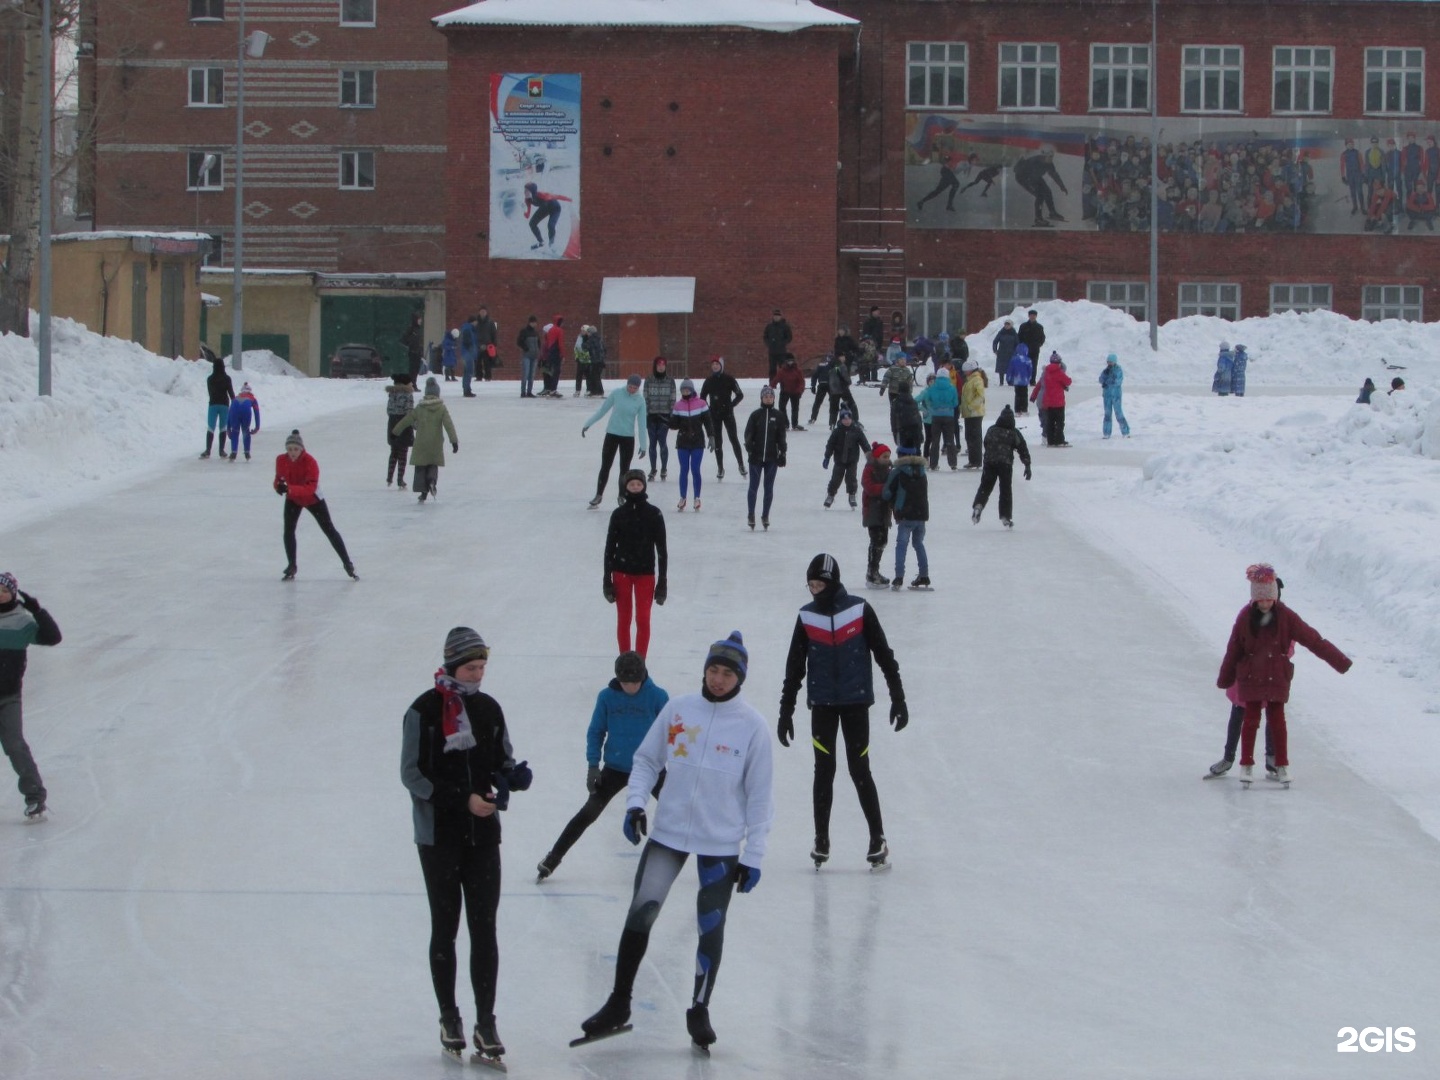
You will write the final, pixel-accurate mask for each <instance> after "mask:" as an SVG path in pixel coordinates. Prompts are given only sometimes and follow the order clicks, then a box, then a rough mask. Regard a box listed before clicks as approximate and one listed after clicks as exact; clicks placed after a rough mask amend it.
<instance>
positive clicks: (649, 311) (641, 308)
mask: <svg viewBox="0 0 1440 1080" xmlns="http://www.w3.org/2000/svg"><path fill="white" fill-rule="evenodd" d="M694 310H695V279H694V278H693V277H607V278H606V279H605V280H604V281H603V282H601V284H600V314H601V315H664V314H669V313H683V314H686V315H689V314H690V313H691V312H692V311H694Z"/></svg>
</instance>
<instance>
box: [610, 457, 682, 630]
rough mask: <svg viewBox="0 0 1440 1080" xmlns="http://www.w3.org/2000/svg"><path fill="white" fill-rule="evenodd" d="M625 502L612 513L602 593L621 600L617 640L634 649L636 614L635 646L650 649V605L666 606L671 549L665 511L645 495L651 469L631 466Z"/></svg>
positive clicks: (615, 601)
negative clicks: (632, 627)
mask: <svg viewBox="0 0 1440 1080" xmlns="http://www.w3.org/2000/svg"><path fill="white" fill-rule="evenodd" d="M621 487H622V489H623V490H624V493H625V494H624V501H623V502H621V504H620V505H619V506H618V507H616V509H615V510H613V511H612V512H611V514H610V528H609V530H608V531H607V532H606V534H605V577H604V581H603V582H602V584H601V592H603V593H604V594H605V599H606V600H607V601H608V602H609V603H612V604H614V605H615V640H616V641H617V642H618V643H619V646H620V651H621V652H622V653H623V652H629V651H630V618H631V615H632V613H633V615H634V618H635V651H636V652H638V653H639V654H640V655H641V656H644V655H645V654H646V653H647V652H648V651H649V649H650V604H651V602H652V601H653V602H654V603H656V604H661V605H663V604H664V603H665V597H666V595H667V591H668V590H667V588H666V584H665V574H666V569H667V566H668V563H669V558H670V556H669V553H668V552H667V551H666V548H665V515H664V514H662V513H661V512H660V508H659V507H658V506H655V505H653V504H652V503H651V502H650V500H649V498H648V497H647V496H646V494H645V473H644V472H643V471H642V470H640V469H631V470H629V471H628V472H627V473H626V474H625V476H624V479H623V480H622V482H621Z"/></svg>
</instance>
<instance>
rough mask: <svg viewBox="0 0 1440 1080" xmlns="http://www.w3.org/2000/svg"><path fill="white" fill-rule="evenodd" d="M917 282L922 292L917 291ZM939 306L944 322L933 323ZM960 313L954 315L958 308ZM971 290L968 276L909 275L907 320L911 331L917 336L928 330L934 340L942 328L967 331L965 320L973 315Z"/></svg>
mask: <svg viewBox="0 0 1440 1080" xmlns="http://www.w3.org/2000/svg"><path fill="white" fill-rule="evenodd" d="M917 286H918V289H919V292H918V294H917V291H916V290H917ZM937 308H938V310H939V318H940V322H941V323H942V325H941V326H940V327H939V328H936V327H934V326H932V325H931V315H932V314H933V313H934V312H935V311H936V309H937ZM957 308H958V309H959V317H958V318H952V315H953V314H954V313H955V310H956V309H957ZM969 311H970V306H969V291H968V289H967V288H966V285H965V279H964V278H906V279H905V324H906V327H907V332H912V331H913V333H914V334H916V335H917V336H918V335H920V334H924V335H925V336H926V337H928V338H930V339H931V340H934V339H935V338H936V337H937V336H938V335H939V334H940V332H941V331H944V332H946V333H950V334H951V335H952V336H953V335H954V334H955V333H959V334H962V335H963V334H964V333H965V326H966V323H965V320H966V318H967V316H968V315H969Z"/></svg>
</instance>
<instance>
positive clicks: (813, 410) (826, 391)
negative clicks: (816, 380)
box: [810, 386, 836, 427]
mask: <svg viewBox="0 0 1440 1080" xmlns="http://www.w3.org/2000/svg"><path fill="white" fill-rule="evenodd" d="M829 396H830V387H828V386H820V387H817V388H816V390H815V403H814V404H813V405H811V406H810V423H812V424H813V423H815V420H816V418H817V417H819V415H820V403H821V402H822V401H824V400H825V399H826V398H827V397H829ZM835 407H836V402H834V401H832V402H831V403H830V426H831V427H834V426H835Z"/></svg>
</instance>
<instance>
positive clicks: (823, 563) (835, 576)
mask: <svg viewBox="0 0 1440 1080" xmlns="http://www.w3.org/2000/svg"><path fill="white" fill-rule="evenodd" d="M805 580H806V581H824V582H827V583H829V582H836V581H839V580H840V564H839V563H838V562H836V561H835V556H834V555H826V554H825V553H824V552H821V553H820V554H819V555H816V556H815V557H814V558H813V559H811V560H810V569H808V570H806V571H805Z"/></svg>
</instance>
